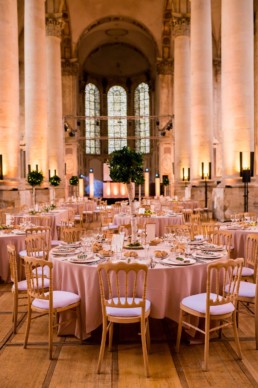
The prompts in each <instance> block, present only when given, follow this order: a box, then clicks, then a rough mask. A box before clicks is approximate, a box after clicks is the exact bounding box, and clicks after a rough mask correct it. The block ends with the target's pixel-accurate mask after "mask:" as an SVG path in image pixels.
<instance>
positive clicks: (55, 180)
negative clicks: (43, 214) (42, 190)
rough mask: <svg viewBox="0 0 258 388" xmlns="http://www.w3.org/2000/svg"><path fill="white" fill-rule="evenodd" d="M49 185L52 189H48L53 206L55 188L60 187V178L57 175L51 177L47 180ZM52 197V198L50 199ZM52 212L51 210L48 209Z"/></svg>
mask: <svg viewBox="0 0 258 388" xmlns="http://www.w3.org/2000/svg"><path fill="white" fill-rule="evenodd" d="M49 183H50V185H51V186H52V187H53V188H52V189H50V202H51V205H52V206H55V201H56V187H57V186H59V185H60V183H61V178H60V177H59V176H58V175H56V174H55V175H53V176H51V177H50V178H49ZM51 197H52V198H51ZM50 210H53V209H50Z"/></svg>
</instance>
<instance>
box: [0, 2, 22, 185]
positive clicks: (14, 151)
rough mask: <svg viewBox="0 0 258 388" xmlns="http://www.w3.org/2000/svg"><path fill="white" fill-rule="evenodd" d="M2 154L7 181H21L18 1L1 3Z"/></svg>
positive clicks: (0, 141) (0, 87)
mask: <svg viewBox="0 0 258 388" xmlns="http://www.w3.org/2000/svg"><path fill="white" fill-rule="evenodd" d="M0 39H1V66H0V91H1V92H0V107H1V108H0V154H1V155H2V158H3V176H4V180H6V179H7V180H9V179H10V180H13V179H19V170H20V169H19V166H20V157H19V156H20V151H19V141H20V139H19V57H18V21H17V1H16V0H10V1H6V0H0Z"/></svg>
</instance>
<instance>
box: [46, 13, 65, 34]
mask: <svg viewBox="0 0 258 388" xmlns="http://www.w3.org/2000/svg"><path fill="white" fill-rule="evenodd" d="M62 29H63V21H62V19H57V18H54V17H48V18H47V19H46V33H47V36H57V37H58V38H61V35H62Z"/></svg>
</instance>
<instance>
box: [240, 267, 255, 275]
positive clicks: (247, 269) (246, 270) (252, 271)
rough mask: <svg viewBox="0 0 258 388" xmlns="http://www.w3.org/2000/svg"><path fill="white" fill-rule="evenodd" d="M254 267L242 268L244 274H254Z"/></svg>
mask: <svg viewBox="0 0 258 388" xmlns="http://www.w3.org/2000/svg"><path fill="white" fill-rule="evenodd" d="M253 274H254V269H253V268H249V267H243V268H242V276H253Z"/></svg>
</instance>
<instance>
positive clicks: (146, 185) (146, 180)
mask: <svg viewBox="0 0 258 388" xmlns="http://www.w3.org/2000/svg"><path fill="white" fill-rule="evenodd" d="M144 196H145V197H149V196H150V172H149V169H148V168H146V169H145V172H144Z"/></svg>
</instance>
